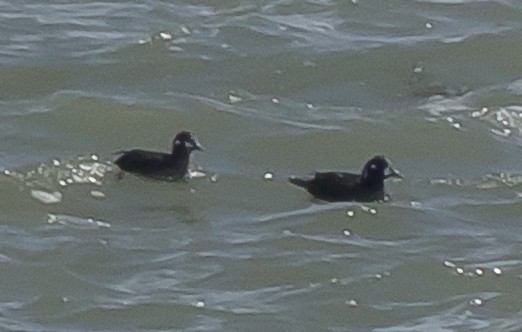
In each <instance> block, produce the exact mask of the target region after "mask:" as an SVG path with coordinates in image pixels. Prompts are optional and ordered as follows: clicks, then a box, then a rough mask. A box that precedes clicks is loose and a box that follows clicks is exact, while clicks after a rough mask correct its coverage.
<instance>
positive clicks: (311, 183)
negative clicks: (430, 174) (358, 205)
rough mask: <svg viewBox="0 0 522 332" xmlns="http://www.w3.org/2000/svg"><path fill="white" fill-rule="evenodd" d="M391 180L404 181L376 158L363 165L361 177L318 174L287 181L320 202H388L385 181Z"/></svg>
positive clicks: (397, 173)
mask: <svg viewBox="0 0 522 332" xmlns="http://www.w3.org/2000/svg"><path fill="white" fill-rule="evenodd" d="M390 177H397V178H403V176H402V174H400V173H399V172H398V171H397V170H395V169H393V168H392V167H391V166H390V163H389V161H388V160H387V159H386V158H385V157H384V156H375V157H373V158H372V159H370V160H369V161H368V162H367V163H366V164H365V165H364V167H363V170H362V172H361V174H353V173H346V172H316V173H315V174H313V175H311V176H306V177H297V176H291V177H290V178H289V179H288V180H289V181H290V183H292V184H294V185H296V186H298V187H302V188H304V189H306V190H307V191H308V192H309V193H310V194H311V195H312V196H314V197H315V198H318V199H320V200H324V201H328V202H343V201H356V202H373V201H382V200H384V199H385V197H386V194H385V192H384V180H385V179H388V178H390Z"/></svg>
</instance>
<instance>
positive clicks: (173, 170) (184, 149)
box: [114, 131, 202, 180]
mask: <svg viewBox="0 0 522 332" xmlns="http://www.w3.org/2000/svg"><path fill="white" fill-rule="evenodd" d="M195 150H202V147H201V145H200V144H199V143H198V141H197V140H196V139H195V138H194V137H193V136H192V134H191V133H190V132H187V131H182V132H180V133H178V134H177V135H176V137H174V140H173V141H172V152H171V153H163V152H155V151H147V150H140V149H134V150H128V151H121V152H120V153H122V155H121V156H120V157H119V158H118V159H116V161H115V162H114V163H115V164H116V165H117V166H118V167H119V168H120V173H119V177H120V178H121V177H122V175H123V172H129V173H134V174H136V175H141V176H145V177H152V178H168V179H170V180H176V179H181V178H183V177H185V176H186V174H187V172H188V168H189V163H190V154H191V152H193V151H195Z"/></svg>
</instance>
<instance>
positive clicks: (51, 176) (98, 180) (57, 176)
mask: <svg viewBox="0 0 522 332" xmlns="http://www.w3.org/2000/svg"><path fill="white" fill-rule="evenodd" d="M111 170H112V163H111V162H108V161H106V162H104V161H100V158H99V157H98V156H97V155H95V154H91V155H89V156H81V157H77V158H72V159H67V160H58V159H53V160H52V162H50V163H49V164H44V163H42V164H40V165H38V166H36V168H34V169H29V170H23V171H11V170H5V171H4V175H6V176H8V177H11V178H13V179H16V180H17V181H19V182H21V183H22V184H23V185H24V186H25V187H27V188H29V189H30V193H31V197H33V198H34V199H36V200H38V201H39V202H41V203H44V204H56V203H60V202H61V201H62V198H63V195H64V190H65V188H66V187H69V186H71V185H89V186H92V185H94V186H97V187H100V186H101V185H102V184H103V182H104V180H105V178H106V176H107V174H109V173H110V172H111ZM91 195H92V197H96V198H104V197H105V194H104V193H103V191H101V190H100V189H96V190H95V189H92V190H91Z"/></svg>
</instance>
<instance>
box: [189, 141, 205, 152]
mask: <svg viewBox="0 0 522 332" xmlns="http://www.w3.org/2000/svg"><path fill="white" fill-rule="evenodd" d="M189 148H190V149H191V150H192V151H194V150H197V151H205V149H203V145H201V144H200V143H199V142H198V140H196V139H194V140H193V141H192V142H190V145H189Z"/></svg>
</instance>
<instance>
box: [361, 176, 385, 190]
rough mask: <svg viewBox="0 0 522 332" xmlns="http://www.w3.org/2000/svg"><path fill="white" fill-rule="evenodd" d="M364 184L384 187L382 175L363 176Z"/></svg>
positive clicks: (375, 187) (371, 186)
mask: <svg viewBox="0 0 522 332" xmlns="http://www.w3.org/2000/svg"><path fill="white" fill-rule="evenodd" d="M364 184H365V185H366V186H368V187H370V188H373V189H383V188H384V176H382V177H381V176H369V177H366V178H364Z"/></svg>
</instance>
